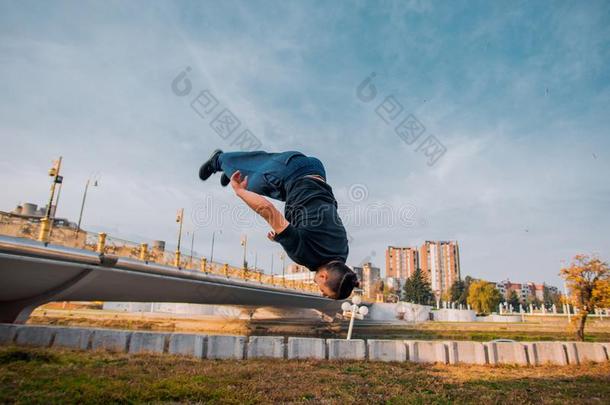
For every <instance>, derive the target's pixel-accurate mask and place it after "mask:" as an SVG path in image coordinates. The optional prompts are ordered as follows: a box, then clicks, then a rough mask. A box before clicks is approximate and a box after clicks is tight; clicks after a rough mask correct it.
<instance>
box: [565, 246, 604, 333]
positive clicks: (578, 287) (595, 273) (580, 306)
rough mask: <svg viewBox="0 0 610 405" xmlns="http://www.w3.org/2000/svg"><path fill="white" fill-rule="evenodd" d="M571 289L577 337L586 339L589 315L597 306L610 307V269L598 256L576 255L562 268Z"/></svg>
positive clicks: (570, 298) (570, 297)
mask: <svg viewBox="0 0 610 405" xmlns="http://www.w3.org/2000/svg"><path fill="white" fill-rule="evenodd" d="M560 274H561V276H562V277H563V278H564V280H565V281H566V283H567V285H568V289H569V291H570V296H569V300H570V303H571V304H572V305H574V308H575V309H576V311H577V314H576V316H575V317H574V322H575V323H576V337H577V338H578V340H581V341H582V340H584V339H585V323H586V322H587V315H589V312H591V311H593V310H594V309H595V308H608V307H610V270H609V268H608V263H606V262H602V261H601V260H600V259H599V258H597V257H590V256H587V255H576V256H574V259H573V260H572V263H571V264H570V266H568V267H565V268H563V269H561V272H560Z"/></svg>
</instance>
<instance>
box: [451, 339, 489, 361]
mask: <svg viewBox="0 0 610 405" xmlns="http://www.w3.org/2000/svg"><path fill="white" fill-rule="evenodd" d="M447 349H448V355H449V364H458V363H464V364H487V363H488V360H487V354H486V353H485V345H484V344H483V343H480V342H461V341H459V342H447Z"/></svg>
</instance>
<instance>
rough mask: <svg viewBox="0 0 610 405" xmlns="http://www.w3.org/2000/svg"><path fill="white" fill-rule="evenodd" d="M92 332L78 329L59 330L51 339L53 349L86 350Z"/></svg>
mask: <svg viewBox="0 0 610 405" xmlns="http://www.w3.org/2000/svg"><path fill="white" fill-rule="evenodd" d="M92 334H93V331H92V330H91V329H80V328H59V329H57V332H56V333H55V339H53V347H67V348H70V349H80V350H87V349H88V348H89V341H90V339H91V335H92Z"/></svg>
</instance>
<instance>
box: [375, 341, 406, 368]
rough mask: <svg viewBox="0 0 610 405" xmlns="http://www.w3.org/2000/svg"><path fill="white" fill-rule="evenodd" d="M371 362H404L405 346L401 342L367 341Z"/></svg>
mask: <svg viewBox="0 0 610 405" xmlns="http://www.w3.org/2000/svg"><path fill="white" fill-rule="evenodd" d="M367 345H368V352H369V356H368V359H369V360H371V361H400V362H403V361H406V360H407V345H406V344H405V342H404V341H402V340H377V339H369V340H368V341H367Z"/></svg>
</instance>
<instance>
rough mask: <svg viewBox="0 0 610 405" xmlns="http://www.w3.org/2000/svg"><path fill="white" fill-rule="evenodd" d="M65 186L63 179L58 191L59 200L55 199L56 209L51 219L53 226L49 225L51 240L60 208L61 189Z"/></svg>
mask: <svg viewBox="0 0 610 405" xmlns="http://www.w3.org/2000/svg"><path fill="white" fill-rule="evenodd" d="M63 185H64V182H63V178H62V181H61V183H59V190H57V198H56V199H55V209H54V210H53V217H52V218H51V224H50V225H49V238H50V237H51V236H52V235H53V226H54V225H55V218H57V206H59V197H60V196H61V189H62V187H63Z"/></svg>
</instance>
